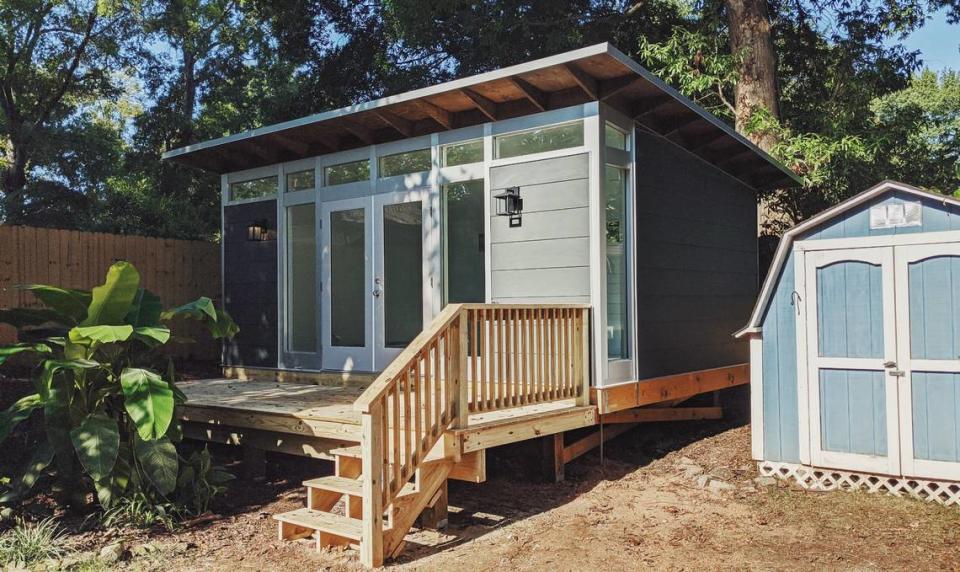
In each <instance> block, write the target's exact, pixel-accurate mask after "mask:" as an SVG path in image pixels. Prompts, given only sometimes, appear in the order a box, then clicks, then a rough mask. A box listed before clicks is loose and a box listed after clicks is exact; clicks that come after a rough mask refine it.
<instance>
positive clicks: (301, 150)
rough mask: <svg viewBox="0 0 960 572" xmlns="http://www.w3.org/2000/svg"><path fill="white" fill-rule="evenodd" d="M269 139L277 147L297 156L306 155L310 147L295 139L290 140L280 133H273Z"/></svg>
mask: <svg viewBox="0 0 960 572" xmlns="http://www.w3.org/2000/svg"><path fill="white" fill-rule="evenodd" d="M271 138H272V139H273V140H274V141H275V142H276V143H277V145H279V146H281V147H283V148H284V149H287V150H289V151H293V152H294V153H297V154H298V155H306V154H307V153H308V152H309V150H310V145H308V144H307V143H304V142H303V141H297V140H296V139H291V138H290V137H287V136H286V135H283V134H282V133H273V134H271Z"/></svg>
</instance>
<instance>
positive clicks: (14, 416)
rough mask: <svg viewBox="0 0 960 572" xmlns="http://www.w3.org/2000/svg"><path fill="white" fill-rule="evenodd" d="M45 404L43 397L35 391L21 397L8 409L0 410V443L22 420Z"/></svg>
mask: <svg viewBox="0 0 960 572" xmlns="http://www.w3.org/2000/svg"><path fill="white" fill-rule="evenodd" d="M42 406H43V398H42V397H41V396H40V395H38V394H36V393H34V394H32V395H28V396H26V397H21V398H20V399H18V400H17V401H16V402H15V403H14V404H13V405H11V406H10V407H8V408H7V410H6V411H0V443H3V442H4V441H5V440H6V439H7V437H8V436H9V435H10V432H11V431H13V428H14V427H16V426H17V424H19V423H20V422H21V421H23V420H24V419H26V418H27V417H30V414H31V413H33V410H34V409H36V408H38V407H42Z"/></svg>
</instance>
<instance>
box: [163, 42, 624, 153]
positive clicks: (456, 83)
mask: <svg viewBox="0 0 960 572" xmlns="http://www.w3.org/2000/svg"><path fill="white" fill-rule="evenodd" d="M613 51H616V53H617V54H619V53H620V52H619V50H616V49H615V48H613V46H611V45H610V44H608V43H606V42H605V43H602V44H596V45H593V46H587V47H586V48H580V49H579V50H573V51H570V52H564V53H562V54H557V55H555V56H549V57H546V58H541V59H539V60H533V61H530V62H525V63H522V64H517V65H514V66H510V67H506V68H501V69H498V70H494V71H490V72H486V73H482V74H479V75H472V76H470V77H465V78H461V79H456V80H453V81H448V82H444V83H439V84H436V85H432V86H430V87H424V88H421V89H415V90H413V91H408V92H405V93H401V94H397V95H391V96H387V97H382V98H380V99H375V100H373V101H367V102H364V103H358V104H357V105H348V106H346V107H341V108H340V109H334V110H332V111H324V112H323V113H317V114H314V115H308V116H306V117H301V118H299V119H292V120H290V121H284V122H282V123H276V124H273V125H267V126H264V127H258V128H256V129H251V130H249V131H243V132H241V133H235V134H233V135H228V136H226V137H220V138H219V139H211V140H209V141H203V142H200V143H194V144H192V145H187V146H185V147H179V148H177V149H171V150H170V151H167V152H165V153H164V154H163V155H162V156H161V158H162V159H171V158H173V157H177V156H179V155H184V154H186V153H191V152H194V151H199V150H201V149H208V148H210V147H216V146H218V145H224V144H226V143H233V142H235V141H242V140H244V139H250V138H252V137H258V136H260V135H267V134H270V133H276V132H278V131H283V130H286V129H291V128H293V127H300V126H303V125H309V124H311V123H318V122H321V121H327V120H330V119H335V118H337V117H344V116H347V115H353V114H355V113H360V112H362V111H369V110H371V109H379V108H381V107H386V106H388V105H395V104H397V103H404V102H407V101H412V100H417V99H420V98H424V97H430V96H431V95H437V94H440V93H445V92H449V91H454V90H458V89H462V88H465V87H471V86H473V85H476V84H478V83H484V82H488V81H494V80H498V79H503V78H506V77H510V76H514V75H520V74H523V73H527V72H531V71H535V70H538V69H541V68H546V67H551V66H555V65H560V64H565V63H568V62H572V61H576V60H581V59H584V58H589V57H591V56H596V55H599V54H607V53H608V54H611V55H614V56H615V57H617V56H616V54H614V53H613ZM621 56H622V54H621ZM623 57H626V56H623ZM618 59H619V58H618ZM627 59H629V58H627Z"/></svg>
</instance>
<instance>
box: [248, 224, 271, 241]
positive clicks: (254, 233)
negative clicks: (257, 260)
mask: <svg viewBox="0 0 960 572" xmlns="http://www.w3.org/2000/svg"><path fill="white" fill-rule="evenodd" d="M273 237H274V234H273V233H272V232H270V226H269V225H268V224H267V221H266V219H264V220H257V221H253V222H251V223H250V224H249V225H248V226H247V240H248V241H250V242H261V241H264V240H272V239H273Z"/></svg>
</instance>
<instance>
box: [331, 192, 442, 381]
mask: <svg viewBox="0 0 960 572" xmlns="http://www.w3.org/2000/svg"><path fill="white" fill-rule="evenodd" d="M428 198H429V193H428V191H427V190H425V189H414V190H409V191H402V192H395V193H383V194H378V195H373V196H367V197H360V198H356V199H344V200H338V201H330V202H325V203H323V208H322V220H323V225H322V226H323V247H322V249H321V270H322V280H323V288H322V289H321V290H322V295H321V303H322V312H321V316H322V320H321V328H320V334H321V336H320V337H321V340H322V343H323V367H324V369H328V370H334V371H379V370H382V369H383V368H385V367H386V366H387V364H389V363H390V362H391V361H393V359H394V358H395V357H396V356H397V355H398V354H399V353H400V352H401V351H402V350H403V348H405V347H406V346H407V345H408V344H409V343H410V342H411V341H413V338H415V337H416V336H417V334H419V333H420V331H421V330H422V329H423V326H424V323H425V321H426V320H428V319H429V317H430V316H429V312H430V305H429V303H428V302H429V300H430V289H429V287H428V284H429V283H430V275H429V270H428V265H427V264H425V262H424V261H425V260H427V259H428V256H425V252H424V247H425V244H426V237H427V232H428V229H429V226H430V225H429V224H428V219H429V213H430V210H429V204H428Z"/></svg>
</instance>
